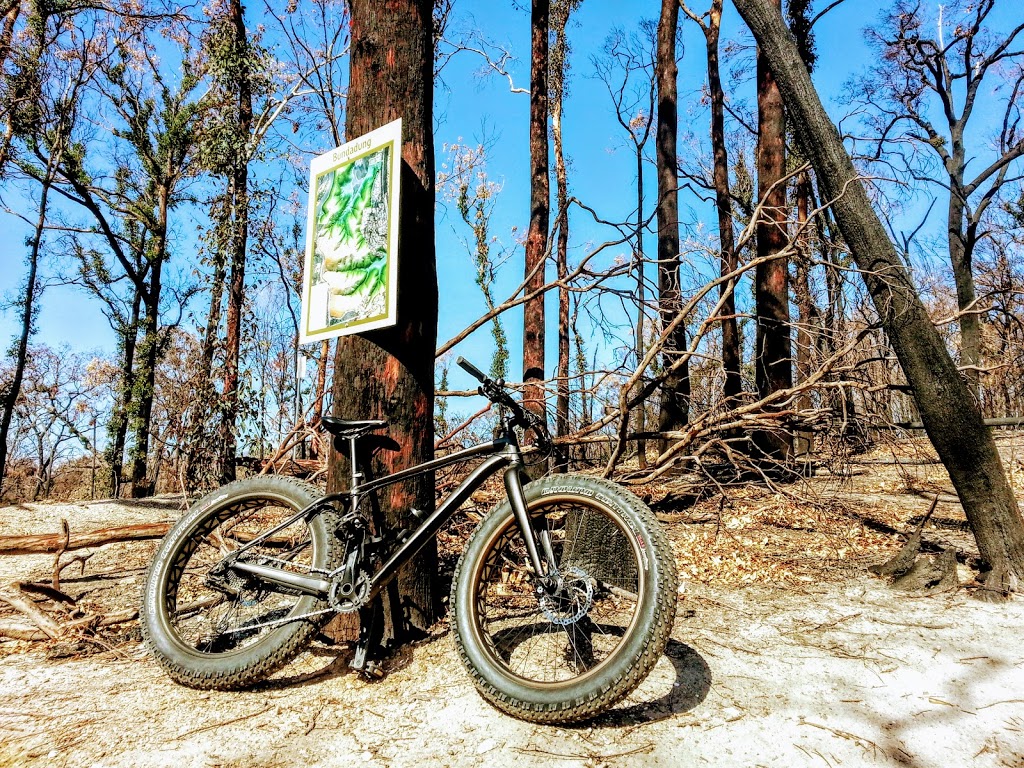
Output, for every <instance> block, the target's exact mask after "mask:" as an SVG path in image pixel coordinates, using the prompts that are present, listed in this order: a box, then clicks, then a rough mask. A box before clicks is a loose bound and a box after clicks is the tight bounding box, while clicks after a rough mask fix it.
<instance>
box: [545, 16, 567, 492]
mask: <svg viewBox="0 0 1024 768" xmlns="http://www.w3.org/2000/svg"><path fill="white" fill-rule="evenodd" d="M570 10H571V7H570V6H569V5H568V4H566V3H563V4H562V7H560V8H558V11H557V13H555V14H552V29H553V30H554V33H555V45H554V49H553V50H552V51H551V62H552V63H551V71H550V72H549V73H548V74H549V77H550V78H551V135H552V138H553V139H554V145H555V200H556V206H557V208H558V216H559V220H558V241H557V242H556V243H555V269H556V274H557V275H558V279H559V281H560V283H559V286H558V363H557V366H556V371H555V382H556V383H555V436H556V437H565V436H566V435H568V434H569V356H570V354H571V351H570V348H569V288H568V287H567V286H566V285H565V284H564V281H565V279H566V276H567V275H568V274H569V263H568V259H569V210H568V202H569V183H568V177H567V173H566V169H565V154H564V152H563V147H562V107H563V105H564V95H565V73H566V69H567V65H566V60H565V56H566V52H567V50H568V46H567V45H566V37H565V27H566V24H567V23H568V21H569V12H570ZM568 455H569V454H568V450H566V452H565V453H564V454H562V456H563V458H560V459H558V460H557V461H556V464H555V466H554V471H556V472H565V471H567V470H568V462H567V458H568Z"/></svg>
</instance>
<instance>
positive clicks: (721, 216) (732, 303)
mask: <svg viewBox="0 0 1024 768" xmlns="http://www.w3.org/2000/svg"><path fill="white" fill-rule="evenodd" d="M721 29H722V0H713V2H712V3H711V9H710V10H709V12H708V23H707V25H706V26H705V27H704V38H705V42H706V43H707V60H708V92H709V93H710V96H711V149H712V151H713V153H714V170H713V178H714V183H715V208H716V210H717V212H718V244H719V247H720V248H721V274H723V275H727V274H729V273H731V272H735V271H736V269H737V268H738V267H739V258H738V257H737V254H736V238H735V236H734V234H733V223H732V192H731V191H730V189H729V152H728V150H727V148H726V144H725V91H724V89H723V88H722V74H721V68H720V65H719V56H718V41H719V36H720V34H721ZM719 295H720V296H721V297H723V301H722V370H723V373H724V374H725V384H724V386H723V388H722V395H723V399H724V400H725V404H726V407H731V406H732V405H733V404H735V403H736V402H737V400H738V398H739V396H740V393H741V392H742V391H743V376H742V373H741V365H742V356H741V353H740V332H739V326H738V323H737V321H736V287H735V285H732V286H730V285H727V284H723V285H722V287H721V289H720V290H719Z"/></svg>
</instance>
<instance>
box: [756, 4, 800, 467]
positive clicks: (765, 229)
mask: <svg viewBox="0 0 1024 768" xmlns="http://www.w3.org/2000/svg"><path fill="white" fill-rule="evenodd" d="M773 3H774V5H775V7H776V8H777V9H779V10H780V11H781V8H782V0H773ZM785 177H786V114H785V110H784V109H783V104H782V95H781V94H780V93H779V86H778V84H777V83H776V82H775V76H774V75H773V74H772V70H771V67H769V66H768V62H767V60H766V59H765V57H764V55H763V54H762V52H761V50H760V49H758V53H757V196H758V199H759V200H760V203H761V216H760V218H759V219H758V222H757V256H758V258H764V257H766V256H773V255H775V254H778V253H781V252H782V251H783V249H785V247H786V246H787V245H788V244H789V233H788V231H787V226H786V224H787V221H788V220H789V216H788V212H787V207H786V206H787V202H786V183H785ZM754 285H755V288H754V291H755V304H756V308H755V314H756V316H757V342H756V347H755V352H754V378H755V380H756V384H757V393H758V395H759V396H760V397H768V396H769V395H771V394H772V393H773V392H777V391H779V390H781V389H789V388H790V387H792V386H793V369H792V365H793V361H792V357H793V353H792V344H791V341H790V335H789V333H790V328H789V265H788V263H787V260H786V259H784V258H781V257H780V258H776V259H772V260H770V261H766V262H764V263H762V264H760V265H759V266H758V267H757V268H756V269H755V274H754ZM754 443H755V445H756V446H757V448H758V449H759V451H760V452H761V453H762V454H764V455H766V456H769V457H771V458H773V459H782V460H784V459H786V458H787V457H788V456H789V454H790V453H792V450H793V440H792V436H790V435H788V434H786V433H778V432H767V431H759V432H756V433H755V434H754Z"/></svg>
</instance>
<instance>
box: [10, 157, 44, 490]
mask: <svg viewBox="0 0 1024 768" xmlns="http://www.w3.org/2000/svg"><path fill="white" fill-rule="evenodd" d="M52 180H53V176H52V170H51V169H49V168H48V169H47V173H46V177H45V178H44V179H43V189H42V192H41V193H40V196H39V217H38V220H37V222H36V228H35V231H34V232H33V235H32V239H31V240H30V241H29V255H28V277H27V279H26V282H25V300H24V301H23V302H22V314H21V317H22V320H21V333H20V334H19V336H18V345H17V347H16V352H15V357H14V375H13V376H12V377H11V383H10V385H9V386H8V388H7V391H6V392H5V393H4V400H3V412H2V413H0V489H2V488H3V483H4V478H5V477H6V474H7V439H8V436H9V433H10V429H11V421H12V419H13V418H14V407H15V406H16V405H17V403H18V398H19V397H20V396H21V383H22V380H23V379H24V376H25V365H26V363H27V362H28V341H29V338H30V337H31V335H32V319H33V316H34V314H35V302H36V298H37V296H38V294H39V288H38V286H37V282H38V279H37V277H38V274H39V252H40V248H41V246H42V243H43V231H44V229H45V227H46V203H47V198H48V197H49V195H50V185H51V183H52Z"/></svg>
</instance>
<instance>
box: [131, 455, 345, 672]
mask: <svg viewBox="0 0 1024 768" xmlns="http://www.w3.org/2000/svg"><path fill="white" fill-rule="evenodd" d="M321 495H322V494H321V493H320V491H319V490H318V489H317V488H316V487H315V486H313V485H310V484H309V483H306V482H303V481H301V480H297V479H295V478H289V477H279V476H273V475H270V476H260V477H252V478H247V479H244V480H238V481H236V482H233V483H229V484H228V485H225V486H223V487H222V488H219V489H218V490H216V491H213V492H212V493H210V494H208V495H206V496H204V497H203V498H202V499H200V500H199V501H198V502H196V504H195V505H194V506H193V507H192V508H191V509H189V511H188V512H186V513H185V515H183V516H182V517H181V519H180V520H178V522H177V523H176V524H175V525H174V527H173V528H172V529H171V530H170V531H169V532H168V534H167V535H166V536H165V537H164V539H163V540H162V541H161V543H160V545H159V547H158V548H157V551H156V554H155V556H154V559H153V562H152V564H151V565H150V568H149V572H148V574H147V576H146V584H145V589H144V591H143V596H142V606H141V609H140V617H141V622H140V624H141V626H142V637H143V641H144V643H145V645H146V647H147V649H148V650H149V651H150V653H151V654H152V655H153V657H154V658H155V659H156V661H157V663H158V664H159V665H160V666H161V667H162V668H163V669H164V671H165V672H166V673H167V674H168V675H169V676H170V677H171V678H172V679H173V680H175V681H176V682H178V683H181V684H182V685H185V686H188V687H190V688H199V689H215V690H237V689H241V688H248V687H250V686H252V685H254V684H255V683H258V682H260V681H261V680H264V679H265V678H267V677H268V676H270V675H271V674H273V673H274V672H276V671H277V670H278V669H280V668H281V667H283V666H284V665H285V664H287V663H288V662H289V661H291V660H292V659H294V658H295V657H296V656H297V655H298V654H299V653H300V652H301V651H302V649H303V648H304V647H305V646H306V645H307V644H308V643H309V641H310V640H311V639H312V637H313V636H314V635H315V634H316V633H317V632H318V631H319V629H320V628H321V627H323V625H324V624H326V623H327V621H329V620H330V618H331V617H332V615H333V614H331V613H325V614H321V615H319V616H315V617H310V618H308V619H303V620H301V621H295V622H291V623H288V624H283V625H282V626H280V627H277V628H275V629H271V630H270V631H269V632H268V633H267V634H266V635H265V636H264V637H263V638H262V639H260V640H259V641H258V642H256V643H253V644H252V645H249V646H246V647H244V648H241V649H238V650H233V651H227V652H224V653H204V652H202V651H199V650H197V649H196V648H195V647H191V646H190V645H189V644H188V643H187V642H185V641H183V640H182V638H180V637H179V636H178V634H177V632H176V631H175V629H174V628H173V625H172V620H171V615H170V610H171V608H170V607H169V605H168V602H169V601H168V590H169V587H170V588H171V589H172V591H176V589H177V587H176V586H172V585H171V581H172V579H175V578H176V576H175V575H174V571H175V566H176V564H177V563H178V561H179V559H181V558H182V557H183V553H185V556H187V548H188V546H189V542H190V541H191V540H192V539H193V538H194V537H196V536H202V535H204V528H205V527H206V526H208V525H209V524H210V521H211V519H212V518H216V517H217V516H218V515H220V514H223V513H224V512H225V511H226V510H229V509H231V508H232V506H234V505H237V504H239V503H242V502H245V501H248V500H260V499H267V500H269V501H273V502H275V503H276V504H277V505H280V506H282V507H290V508H292V509H294V510H295V511H296V512H297V511H299V510H300V509H303V508H304V507H306V506H308V505H309V504H311V503H313V502H314V501H315V500H316V499H317V498H319V497H320V496H321ZM305 524H306V526H307V529H308V532H309V536H310V538H311V540H312V547H313V552H312V556H311V559H312V565H314V566H315V567H317V568H321V569H325V570H329V569H331V568H332V567H333V566H334V564H335V563H336V562H337V561H338V560H339V559H340V557H341V555H340V551H339V550H340V543H339V541H338V538H337V536H336V535H335V529H336V524H335V520H334V515H333V514H330V513H319V514H316V515H314V516H313V517H311V518H309V519H308V520H307V521H306V523H305ZM326 607H327V602H326V601H325V600H321V599H319V598H316V597H312V596H308V595H307V596H302V597H299V598H298V599H297V602H296V604H295V606H294V607H293V608H292V611H294V612H297V613H309V612H312V611H317V610H321V609H323V608H326Z"/></svg>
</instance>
